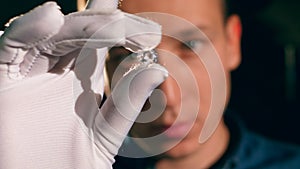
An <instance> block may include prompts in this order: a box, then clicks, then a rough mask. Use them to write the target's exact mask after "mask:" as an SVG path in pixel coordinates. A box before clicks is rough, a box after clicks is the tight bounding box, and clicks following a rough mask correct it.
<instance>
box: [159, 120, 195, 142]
mask: <svg viewBox="0 0 300 169" xmlns="http://www.w3.org/2000/svg"><path fill="white" fill-rule="evenodd" d="M163 128H164V132H163V135H165V136H166V137H168V138H174V139H175V138H176V139H178V138H184V137H185V136H186V135H187V134H188V133H189V131H190V129H191V128H192V124H191V123H177V124H174V125H166V126H164V127H163Z"/></svg>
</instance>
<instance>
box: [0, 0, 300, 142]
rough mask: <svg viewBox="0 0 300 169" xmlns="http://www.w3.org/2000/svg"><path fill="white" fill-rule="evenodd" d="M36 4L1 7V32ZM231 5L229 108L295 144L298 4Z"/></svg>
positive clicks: (70, 1) (68, 7) (261, 0)
mask: <svg viewBox="0 0 300 169" xmlns="http://www.w3.org/2000/svg"><path fill="white" fill-rule="evenodd" d="M42 2H45V0H35V1H33V0H31V1H19V0H10V1H6V2H5V3H2V5H1V9H0V25H1V30H3V29H4V27H3V26H2V25H4V24H5V23H6V22H7V21H8V20H9V19H10V18H12V17H14V16H16V15H19V14H22V13H25V12H27V11H28V10H30V9H32V8H33V7H35V6H37V5H39V4H41V3H42ZM237 2H238V3H239V4H240V8H239V14H240V15H241V18H242V23H243V38H242V53H243V60H242V64H241V66H240V67H239V68H238V69H237V70H236V71H234V72H233V74H232V75H233V77H232V86H233V87H232V88H233V89H232V99H231V102H230V104H229V108H230V109H232V110H235V111H237V112H238V113H239V114H240V115H241V118H242V119H243V120H244V121H245V122H246V125H247V126H248V127H249V128H251V129H252V130H255V131H257V132H259V133H261V134H263V135H266V136H269V137H273V138H277V139H279V140H284V141H287V142H292V143H296V144H300V132H299V130H300V108H299V107H300V106H299V103H300V78H299V74H300V58H299V57H300V22H299V18H300V12H299V10H300V1H297V0H251V1H250V0H248V1H238V0H237ZM57 3H58V4H59V5H60V6H61V7H62V11H63V12H64V13H65V14H66V13H69V12H73V11H75V10H76V1H75V0H57ZM123 3H125V2H123Z"/></svg>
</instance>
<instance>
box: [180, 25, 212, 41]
mask: <svg viewBox="0 0 300 169" xmlns="http://www.w3.org/2000/svg"><path fill="white" fill-rule="evenodd" d="M210 34H211V31H210V29H209V28H208V27H206V26H203V25H200V26H195V27H192V28H190V29H186V30H183V31H180V32H177V33H176V35H175V36H176V37H179V38H189V37H195V36H197V37H203V38H206V37H209V35H210Z"/></svg>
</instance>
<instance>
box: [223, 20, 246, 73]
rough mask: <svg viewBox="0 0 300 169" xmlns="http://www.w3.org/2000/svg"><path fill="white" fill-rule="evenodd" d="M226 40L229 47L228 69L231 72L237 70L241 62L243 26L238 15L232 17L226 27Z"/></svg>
mask: <svg viewBox="0 0 300 169" xmlns="http://www.w3.org/2000/svg"><path fill="white" fill-rule="evenodd" d="M225 26H226V27H225V29H226V38H227V46H228V48H227V49H228V50H227V52H228V55H227V56H228V57H229V58H228V59H227V61H228V64H227V65H228V68H229V69H230V70H234V69H236V68H237V67H238V66H239V65H240V62H241V35H242V24H241V20H240V17H239V16H238V15H232V16H230V17H229V18H228V19H227V21H226V25H225Z"/></svg>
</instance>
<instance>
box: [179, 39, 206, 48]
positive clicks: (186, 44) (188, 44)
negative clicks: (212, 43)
mask: <svg viewBox="0 0 300 169" xmlns="http://www.w3.org/2000/svg"><path fill="white" fill-rule="evenodd" d="M204 45H205V41H204V40H203V39H191V40H186V41H183V42H182V48H183V49H186V50H200V49H202V48H203V46H204Z"/></svg>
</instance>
